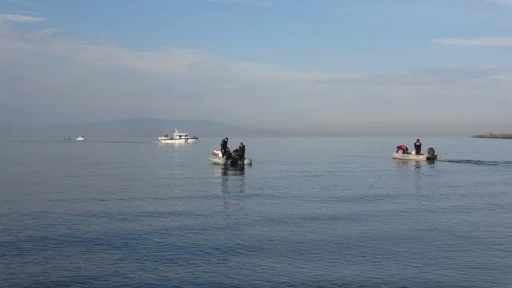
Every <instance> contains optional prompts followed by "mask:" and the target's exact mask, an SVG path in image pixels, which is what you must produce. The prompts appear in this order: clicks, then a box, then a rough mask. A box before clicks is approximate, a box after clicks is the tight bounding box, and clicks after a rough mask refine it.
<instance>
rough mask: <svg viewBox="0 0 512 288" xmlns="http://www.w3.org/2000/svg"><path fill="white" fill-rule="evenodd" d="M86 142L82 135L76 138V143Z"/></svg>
mask: <svg viewBox="0 0 512 288" xmlns="http://www.w3.org/2000/svg"><path fill="white" fill-rule="evenodd" d="M84 140H85V137H84V136H82V135H80V136H78V138H76V141H84Z"/></svg>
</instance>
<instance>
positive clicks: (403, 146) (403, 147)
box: [396, 144, 409, 154]
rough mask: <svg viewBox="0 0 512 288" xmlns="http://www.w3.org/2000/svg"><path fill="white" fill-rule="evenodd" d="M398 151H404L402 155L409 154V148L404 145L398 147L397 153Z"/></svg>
mask: <svg viewBox="0 0 512 288" xmlns="http://www.w3.org/2000/svg"><path fill="white" fill-rule="evenodd" d="M398 150H402V154H409V148H408V147H407V146H405V145H404V144H402V145H398V146H396V153H398Z"/></svg>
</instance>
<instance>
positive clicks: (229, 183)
mask: <svg viewBox="0 0 512 288" xmlns="http://www.w3.org/2000/svg"><path fill="white" fill-rule="evenodd" d="M212 167H213V173H214V175H215V177H216V178H220V188H221V193H222V194H230V193H245V177H244V176H245V167H244V165H241V166H235V167H231V166H229V165H216V164H212Z"/></svg>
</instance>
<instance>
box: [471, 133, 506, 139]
mask: <svg viewBox="0 0 512 288" xmlns="http://www.w3.org/2000/svg"><path fill="white" fill-rule="evenodd" d="M473 138H491V139H512V134H510V133H509V134H493V133H489V134H478V135H473Z"/></svg>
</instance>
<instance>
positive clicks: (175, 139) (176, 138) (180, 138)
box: [158, 128, 198, 144]
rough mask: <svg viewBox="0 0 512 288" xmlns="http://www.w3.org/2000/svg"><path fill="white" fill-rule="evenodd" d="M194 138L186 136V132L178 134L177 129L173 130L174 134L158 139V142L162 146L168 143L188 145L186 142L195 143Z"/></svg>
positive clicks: (195, 139) (195, 138)
mask: <svg viewBox="0 0 512 288" xmlns="http://www.w3.org/2000/svg"><path fill="white" fill-rule="evenodd" d="M197 139H198V138H197V137H196V136H188V133H186V132H180V131H178V129H177V128H174V134H173V135H172V137H171V136H169V135H164V136H160V137H158V142H159V143H163V144H168V143H172V144H174V143H188V142H197Z"/></svg>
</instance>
